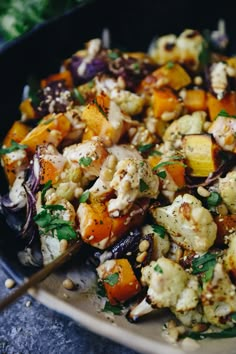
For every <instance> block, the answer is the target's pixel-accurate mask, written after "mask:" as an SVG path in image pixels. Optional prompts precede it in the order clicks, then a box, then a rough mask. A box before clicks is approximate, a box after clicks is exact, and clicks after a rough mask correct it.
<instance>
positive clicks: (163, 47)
mask: <svg viewBox="0 0 236 354" xmlns="http://www.w3.org/2000/svg"><path fill="white" fill-rule="evenodd" d="M176 40H177V36H176V35H175V34H167V35H165V36H161V37H160V38H158V39H157V41H155V42H154V43H152V45H151V48H150V50H149V54H150V56H151V58H152V59H154V60H155V61H156V62H157V63H158V64H159V65H163V64H165V63H167V62H168V61H175V60H177V59H178V48H177V46H176Z"/></svg>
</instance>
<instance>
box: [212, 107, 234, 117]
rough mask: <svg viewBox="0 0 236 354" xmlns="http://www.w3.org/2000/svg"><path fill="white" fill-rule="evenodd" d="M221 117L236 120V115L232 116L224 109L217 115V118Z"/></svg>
mask: <svg viewBox="0 0 236 354" xmlns="http://www.w3.org/2000/svg"><path fill="white" fill-rule="evenodd" d="M219 116H221V117H226V118H236V116H234V115H232V116H231V115H230V114H229V113H228V112H227V111H225V110H224V109H222V110H221V111H220V112H219V113H218V114H217V116H216V117H219Z"/></svg>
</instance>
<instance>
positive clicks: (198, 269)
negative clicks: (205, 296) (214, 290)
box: [192, 253, 217, 282]
mask: <svg viewBox="0 0 236 354" xmlns="http://www.w3.org/2000/svg"><path fill="white" fill-rule="evenodd" d="M216 262H217V256H216V254H213V253H205V254H204V255H203V256H200V257H197V258H194V259H193V261H192V274H194V275H196V274H202V275H203V278H202V279H203V281H205V282H207V281H209V280H211V279H212V277H213V273H214V268H215V265H216Z"/></svg>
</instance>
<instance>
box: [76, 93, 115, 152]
mask: <svg viewBox="0 0 236 354" xmlns="http://www.w3.org/2000/svg"><path fill="white" fill-rule="evenodd" d="M109 106H110V98H109V97H108V96H106V95H105V94H102V95H99V96H97V97H96V99H95V100H94V101H93V102H91V103H89V104H88V105H87V106H86V107H85V109H84V110H83V113H82V115H81V120H82V121H83V122H85V123H86V129H85V133H84V135H83V137H82V141H86V140H88V139H91V137H92V136H99V137H100V138H101V139H102V140H103V143H104V144H105V145H106V146H111V145H112V143H115V142H117V141H116V140H117V139H116V136H119V134H117V129H115V128H114V127H113V126H112V125H111V123H110V122H109V120H108V111H109Z"/></svg>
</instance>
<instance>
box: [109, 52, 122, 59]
mask: <svg viewBox="0 0 236 354" xmlns="http://www.w3.org/2000/svg"><path fill="white" fill-rule="evenodd" d="M107 55H108V58H110V59H111V60H116V59H117V58H119V57H120V56H119V54H118V53H116V52H110V53H108V54H107Z"/></svg>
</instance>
